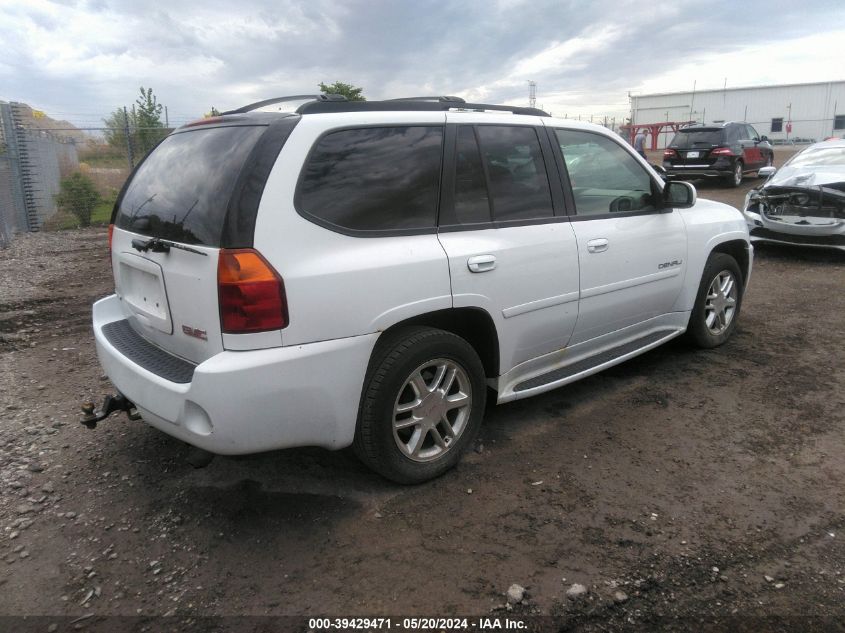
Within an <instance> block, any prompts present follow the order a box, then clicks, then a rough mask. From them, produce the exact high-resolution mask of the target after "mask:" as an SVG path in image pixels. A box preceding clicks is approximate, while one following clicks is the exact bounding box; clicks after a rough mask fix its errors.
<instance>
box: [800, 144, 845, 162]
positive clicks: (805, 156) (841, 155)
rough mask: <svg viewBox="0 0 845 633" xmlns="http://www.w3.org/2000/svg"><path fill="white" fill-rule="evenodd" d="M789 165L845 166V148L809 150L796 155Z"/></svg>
mask: <svg viewBox="0 0 845 633" xmlns="http://www.w3.org/2000/svg"><path fill="white" fill-rule="evenodd" d="M788 164H789V166H790V167H797V166H804V165H819V166H823V165H845V147H816V148H808V149H806V150H804V151H803V152H801V153H800V154H796V155H795V156H794V157H793V158H792V160H791V161H789V163H788Z"/></svg>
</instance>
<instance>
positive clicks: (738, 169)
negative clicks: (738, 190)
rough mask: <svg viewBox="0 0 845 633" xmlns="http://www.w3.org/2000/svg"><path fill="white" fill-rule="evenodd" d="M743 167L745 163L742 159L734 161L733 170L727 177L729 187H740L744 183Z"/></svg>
mask: <svg viewBox="0 0 845 633" xmlns="http://www.w3.org/2000/svg"><path fill="white" fill-rule="evenodd" d="M742 168H743V164H742V161H741V160H738V161H736V162H735V163H734V167H733V172H732V173H731V175H730V176H728V178H727V182H728V186H729V187H739V186H740V185H741V184H742V176H743V174H742Z"/></svg>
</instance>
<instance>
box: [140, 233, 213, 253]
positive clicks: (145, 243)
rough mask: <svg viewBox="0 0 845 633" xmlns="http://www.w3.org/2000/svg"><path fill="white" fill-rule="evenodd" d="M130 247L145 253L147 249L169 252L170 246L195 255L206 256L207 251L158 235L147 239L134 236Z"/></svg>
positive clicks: (155, 251)
mask: <svg viewBox="0 0 845 633" xmlns="http://www.w3.org/2000/svg"><path fill="white" fill-rule="evenodd" d="M132 248H134V249H135V250H136V251H138V252H139V253H141V252H143V253H146V252H147V251H152V252H153V253H169V252H170V249H171V248H176V249H178V250H180V251H188V252H189V253H196V254H197V255H202V256H203V257H208V253H204V252H202V251H200V250H197V249H195V248H191V247H190V246H185V245H184V244H177V243H175V242H169V241H168V240H163V239H161V238H160V237H153V238H150V239H148V240H142V239H140V238H137V237H136V238H135V239H133V240H132Z"/></svg>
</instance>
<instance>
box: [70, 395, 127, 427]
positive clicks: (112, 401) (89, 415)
mask: <svg viewBox="0 0 845 633" xmlns="http://www.w3.org/2000/svg"><path fill="white" fill-rule="evenodd" d="M115 411H126V414H127V415H128V416H129V419H130V420H140V419H141V414H140V413H138V410H137V409H136V408H135V405H134V404H132V403H131V402H130V401H129V400H127V399H126V396H124V395H123V394H114V395H109V396H106V397H105V399H104V400H103V405H102V406H101V407H100V408H99V409H97V410H94V403H93V402H86V403H84V404H83V405H82V413H84V414H85V417H83V418H82V419H81V420H80V422H81V423H82V424H84V425H85V426H87V427H88V428H89V429H95V428H97V422H99V421H100V420H105V419H106V418H107V417H109V416H110V415H111V414H112V413H114V412H115Z"/></svg>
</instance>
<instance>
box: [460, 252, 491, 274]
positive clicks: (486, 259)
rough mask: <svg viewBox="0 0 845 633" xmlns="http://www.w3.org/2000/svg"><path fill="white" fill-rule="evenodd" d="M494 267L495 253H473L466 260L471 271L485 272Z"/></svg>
mask: <svg viewBox="0 0 845 633" xmlns="http://www.w3.org/2000/svg"><path fill="white" fill-rule="evenodd" d="M495 267H496V256H495V255H474V256H472V257H470V258H469V259H468V260H467V268H469V270H470V272H473V273H486V272H487V271H488V270H493V269H494V268H495Z"/></svg>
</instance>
